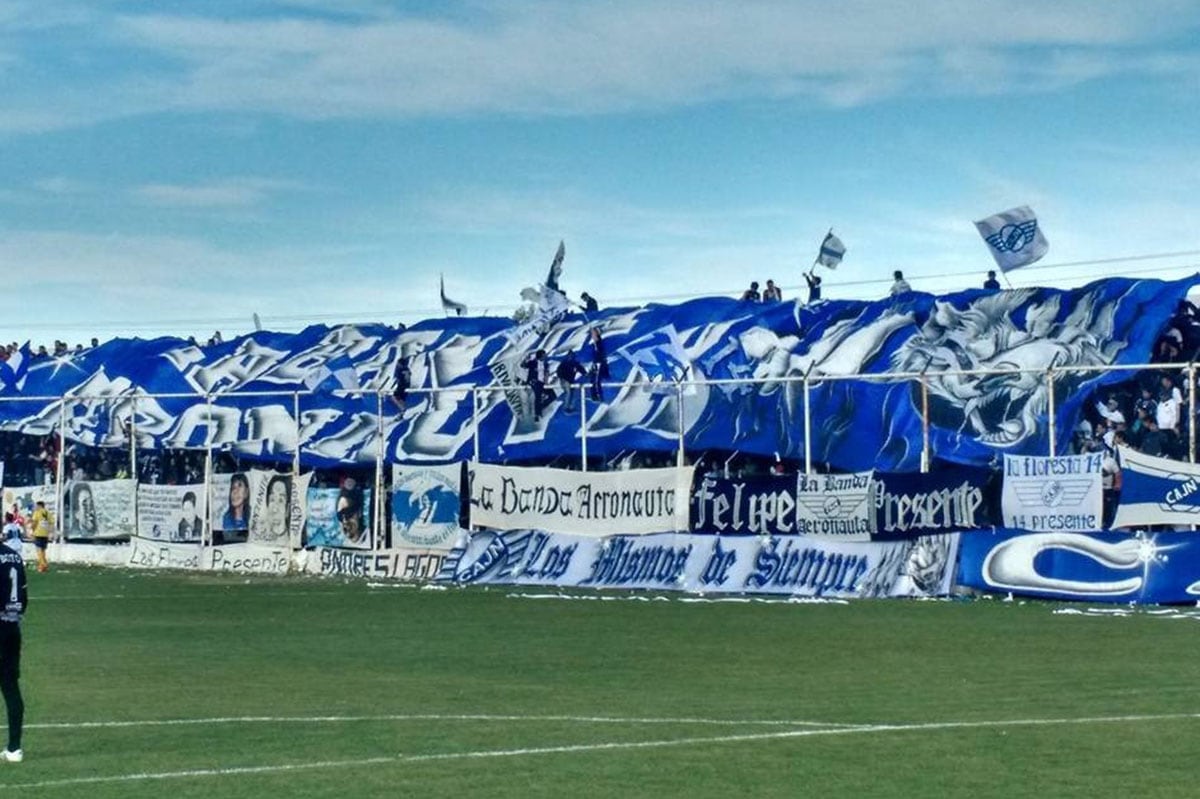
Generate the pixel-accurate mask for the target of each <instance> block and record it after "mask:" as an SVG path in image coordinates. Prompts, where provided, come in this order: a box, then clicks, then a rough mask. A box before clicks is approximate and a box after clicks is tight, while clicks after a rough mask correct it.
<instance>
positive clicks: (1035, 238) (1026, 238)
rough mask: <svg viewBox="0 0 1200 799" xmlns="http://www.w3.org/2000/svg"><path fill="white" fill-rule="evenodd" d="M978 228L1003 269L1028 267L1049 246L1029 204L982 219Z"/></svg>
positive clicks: (1038, 258) (977, 224)
mask: <svg viewBox="0 0 1200 799" xmlns="http://www.w3.org/2000/svg"><path fill="white" fill-rule="evenodd" d="M975 228H976V229H977V230H978V231H979V235H980V236H983V240H984V241H986V242H987V245H988V247H989V248H990V249H991V251H992V257H993V258H995V259H996V265H997V266H999V267H1000V269H1001V270H1002V271H1004V272H1007V271H1009V270H1010V269H1017V268H1019V267H1022V266H1028V265H1029V264H1031V263H1033V262H1034V261H1037V260H1040V259H1041V258H1042V256H1044V255H1045V254H1046V253H1047V252H1048V251H1049V249H1050V244H1049V243H1048V242H1047V241H1046V237H1045V236H1043V235H1042V229H1041V228H1040V227H1039V226H1038V221H1037V215H1036V214H1034V213H1033V210H1032V209H1031V208H1030V207H1029V206H1028V205H1022V206H1019V207H1017V208H1010V209H1009V210H1007V211H1002V212H1000V213H998V214H996V215H995V216H989V217H988V218H987V219H980V220H979V221H978V222H976V223H975Z"/></svg>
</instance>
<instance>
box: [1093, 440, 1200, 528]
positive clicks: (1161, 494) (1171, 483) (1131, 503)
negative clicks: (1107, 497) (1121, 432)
mask: <svg viewBox="0 0 1200 799" xmlns="http://www.w3.org/2000/svg"><path fill="white" fill-rule="evenodd" d="M1118 455H1119V460H1120V463H1121V499H1120V502H1119V503H1118V505H1117V515H1116V517H1115V518H1114V519H1113V523H1112V526H1113V527H1140V526H1142V525H1151V524H1200V465H1197V464H1194V463H1186V462H1183V461H1176V460H1170V459H1168V458H1156V457H1154V456H1152V455H1143V454H1142V453H1140V452H1138V451H1137V450H1132V449H1129V448H1127V447H1121V448H1120V449H1119V451H1118Z"/></svg>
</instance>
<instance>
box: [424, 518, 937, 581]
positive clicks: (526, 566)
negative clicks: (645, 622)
mask: <svg viewBox="0 0 1200 799" xmlns="http://www.w3.org/2000/svg"><path fill="white" fill-rule="evenodd" d="M958 539H959V536H957V535H946V536H930V537H928V538H920V539H913V540H909V541H893V542H865V543H863V542H848V541H830V540H827V539H818V538H812V537H810V536H802V535H792V536H735V537H728V538H727V537H725V536H713V535H692V534H687V533H678V534H675V533H662V534H655V535H636V536H623V535H618V536H610V537H608V538H602V539H597V538H590V537H586V536H572V535H560V534H554V533H545V532H540V531H534V530H518V531H509V532H503V533H501V532H480V533H474V534H471V535H468V536H464V537H463V539H462V541H460V542H459V545H458V546H456V547H455V548H454V549H453V550H452V551H451V552H450V554H449V555H448V556H447V558H446V561H445V564H444V565H443V567H442V570H441V572H440V573H439V575H438V579H439V580H440V581H443V582H451V583H458V584H479V583H484V584H486V583H501V584H513V585H552V586H560V587H574V588H622V589H658V590H668V591H687V592H693V593H737V594H783V595H787V596H799V597H830V598H852V597H887V596H933V595H940V594H945V593H947V592H948V591H949V589H950V581H951V578H952V576H953V572H954V558H955V552H956V550H957V546H958Z"/></svg>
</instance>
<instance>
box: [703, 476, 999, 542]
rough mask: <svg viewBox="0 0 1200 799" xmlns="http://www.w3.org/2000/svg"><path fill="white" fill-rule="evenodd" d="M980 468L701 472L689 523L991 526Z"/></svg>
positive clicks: (882, 533) (847, 534)
mask: <svg viewBox="0 0 1200 799" xmlns="http://www.w3.org/2000/svg"><path fill="white" fill-rule="evenodd" d="M990 479H991V477H990V474H989V473H988V472H987V471H985V470H983V469H973V468H970V467H958V468H955V469H953V470H950V471H948V472H934V473H928V474H920V473H917V474H891V473H887V472H858V473H854V474H800V475H799V476H771V477H756V478H749V479H742V478H739V479H730V478H723V477H717V476H714V475H704V476H701V477H699V478H697V480H696V486H695V489H694V490H693V492H692V514H691V516H692V519H691V521H692V530H693V532H697V533H716V534H719V535H730V534H735V535H736V534H743V535H746V534H749V535H787V534H790V533H803V534H805V535H812V536H821V537H824V538H834V539H838V540H840V541H879V540H890V539H899V538H918V537H921V536H925V535H937V534H945V533H956V532H960V531H965V530H975V529H979V528H983V527H991V526H993V525H995V524H997V523H998V521H999V514H998V513H997V503H996V501H995V496H994V491H993V490H992V489H991V488H990V485H989V483H990Z"/></svg>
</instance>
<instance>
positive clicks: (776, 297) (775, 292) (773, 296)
mask: <svg viewBox="0 0 1200 799" xmlns="http://www.w3.org/2000/svg"><path fill="white" fill-rule="evenodd" d="M782 299H783V292H782V291H780V290H779V286H776V285H775V281H774V280H768V281H767V287H766V288H765V289H763V293H762V301H763V302H779V301H781V300H782Z"/></svg>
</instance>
